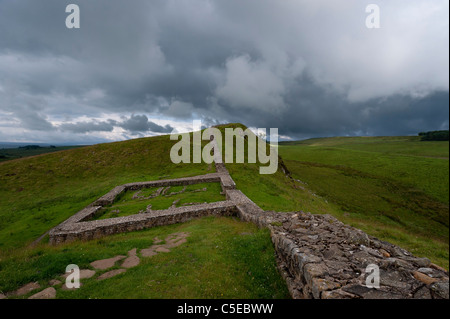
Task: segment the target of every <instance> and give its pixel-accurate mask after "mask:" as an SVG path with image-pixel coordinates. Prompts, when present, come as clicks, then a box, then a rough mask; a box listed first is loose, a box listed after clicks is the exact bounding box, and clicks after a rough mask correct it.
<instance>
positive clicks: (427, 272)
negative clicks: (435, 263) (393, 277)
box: [417, 268, 433, 277]
mask: <svg viewBox="0 0 450 319" xmlns="http://www.w3.org/2000/svg"><path fill="white" fill-rule="evenodd" d="M417 271H418V272H421V273H422V274H425V275H432V274H433V269H431V268H419V269H417ZM430 277H433V276H430Z"/></svg>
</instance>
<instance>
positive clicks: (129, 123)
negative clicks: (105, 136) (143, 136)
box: [117, 114, 173, 133]
mask: <svg viewBox="0 0 450 319" xmlns="http://www.w3.org/2000/svg"><path fill="white" fill-rule="evenodd" d="M117 126H119V127H122V128H124V129H126V130H128V131H130V132H147V131H151V132H155V133H170V132H172V130H173V127H171V126H170V125H166V126H161V125H158V124H156V123H153V122H152V121H149V120H148V117H147V116H145V115H134V114H132V115H131V116H130V118H128V119H125V120H124V121H122V122H121V123H117Z"/></svg>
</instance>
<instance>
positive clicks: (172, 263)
mask: <svg viewBox="0 0 450 319" xmlns="http://www.w3.org/2000/svg"><path fill="white" fill-rule="evenodd" d="M175 232H188V233H189V234H190V235H189V237H187V243H185V244H182V245H180V246H178V247H176V248H173V249H172V250H171V252H169V253H159V254H158V255H156V256H152V257H141V263H140V264H139V265H138V266H137V267H135V268H132V269H129V270H128V271H127V272H126V273H124V274H120V275H118V276H117V277H114V278H110V279H106V280H103V281H97V280H96V277H93V278H90V279H84V280H83V279H82V280H81V282H82V284H83V285H82V287H81V288H80V289H77V290H75V291H63V290H61V289H60V288H61V287H60V285H59V286H57V287H56V289H57V298H83V299H87V298H264V299H270V298H288V297H289V293H288V291H287V289H286V285H285V283H284V281H283V280H282V278H281V277H280V275H279V274H278V272H277V269H276V265H275V259H274V254H275V252H274V250H273V246H272V242H271V240H270V236H269V233H268V230H263V229H258V228H257V227H256V226H255V225H253V224H250V223H243V222H241V221H239V220H236V219H235V218H214V217H206V218H202V219H197V220H192V221H190V222H187V223H183V224H176V225H170V226H163V227H157V228H153V229H149V230H145V231H138V232H132V233H127V234H117V235H113V236H108V237H104V238H102V239H99V240H92V241H89V242H76V243H69V244H63V245H58V246H55V247H51V246H48V245H46V244H41V245H40V246H39V247H36V248H27V249H21V250H17V251H15V252H14V253H12V255H11V256H9V257H8V258H7V259H6V260H4V261H0V274H2V275H1V276H0V291H4V292H6V291H11V290H13V289H16V288H17V287H19V286H21V285H23V284H26V283H28V282H32V281H38V282H39V283H40V284H41V286H42V287H45V286H47V285H48V281H49V280H51V279H58V278H59V275H61V274H62V273H64V271H65V267H66V266H67V265H68V264H71V263H74V264H77V265H78V266H80V268H81V269H86V268H91V269H92V267H91V266H90V265H89V263H91V262H92V261H95V260H98V259H102V258H110V257H113V256H116V255H119V254H121V255H126V253H127V251H129V250H130V249H133V248H138V250H139V249H143V248H148V247H149V246H151V245H152V244H153V239H154V238H155V237H158V238H161V239H164V238H165V237H166V236H167V235H169V234H172V233H175ZM116 268H119V267H116ZM112 269H114V268H112ZM109 270H110V269H109ZM103 272H106V271H103ZM99 273H100V272H99ZM59 279H60V278H59ZM29 295H30V294H28V295H25V296H23V297H21V298H27V297H28V296H29Z"/></svg>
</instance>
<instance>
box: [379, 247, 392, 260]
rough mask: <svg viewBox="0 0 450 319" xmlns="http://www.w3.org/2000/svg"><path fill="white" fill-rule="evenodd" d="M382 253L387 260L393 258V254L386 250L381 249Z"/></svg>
mask: <svg viewBox="0 0 450 319" xmlns="http://www.w3.org/2000/svg"><path fill="white" fill-rule="evenodd" d="M379 251H380V253H381V254H382V255H383V257H385V258H389V257H391V254H389V253H388V252H387V251H386V250H384V249H383V248H380V250H379Z"/></svg>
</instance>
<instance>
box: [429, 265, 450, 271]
mask: <svg viewBox="0 0 450 319" xmlns="http://www.w3.org/2000/svg"><path fill="white" fill-rule="evenodd" d="M429 267H430V268H433V269H436V270H440V271H443V272H447V269H445V268H442V267H441V266H438V265H436V264H433V263H430V266H429Z"/></svg>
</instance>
